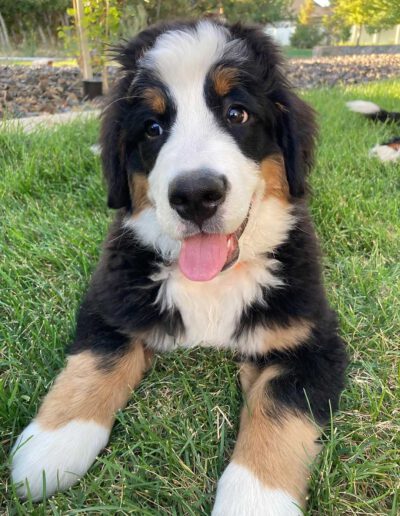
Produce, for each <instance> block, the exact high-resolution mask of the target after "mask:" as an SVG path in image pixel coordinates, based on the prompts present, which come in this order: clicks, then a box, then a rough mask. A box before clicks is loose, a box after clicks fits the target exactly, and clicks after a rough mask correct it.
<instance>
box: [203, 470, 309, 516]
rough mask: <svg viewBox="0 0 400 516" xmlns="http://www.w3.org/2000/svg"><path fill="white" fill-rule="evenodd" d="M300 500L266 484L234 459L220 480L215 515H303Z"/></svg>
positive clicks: (213, 513)
mask: <svg viewBox="0 0 400 516" xmlns="http://www.w3.org/2000/svg"><path fill="white" fill-rule="evenodd" d="M302 514H303V512H302V511H301V509H300V508H299V506H298V502H296V500H295V499H294V498H292V497H291V496H290V495H289V493H287V492H285V491H284V490H281V489H276V488H272V487H268V486H265V485H264V484H262V483H261V482H260V480H259V479H258V478H257V477H256V476H255V475H254V474H253V473H252V472H251V471H250V470H249V469H247V468H246V467H244V466H241V465H239V464H236V463H235V462H231V463H230V464H229V466H228V467H227V468H226V470H225V471H224V474H223V475H222V477H221V478H220V480H219V482H218V489H217V496H216V500H215V505H214V508H213V511H212V516H300V515H302Z"/></svg>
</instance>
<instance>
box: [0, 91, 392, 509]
mask: <svg viewBox="0 0 400 516" xmlns="http://www.w3.org/2000/svg"><path fill="white" fill-rule="evenodd" d="M399 91H400V82H399V81H397V82H395V81H392V82H385V83H377V84H368V85H364V86H358V87H349V88H345V89H326V90H315V91H310V92H307V93H306V94H305V98H306V99H307V100H308V101H310V102H311V103H312V104H313V105H314V106H315V108H316V109H317V110H318V112H319V113H320V116H319V119H320V124H321V138H320V144H319V148H318V157H317V158H318V161H317V166H316V168H315V170H314V172H313V176H312V185H313V190H314V199H313V202H312V211H313V214H314V218H315V221H316V225H317V229H318V233H319V235H320V237H321V240H322V246H323V250H324V254H325V260H324V262H325V277H326V284H327V291H328V294H329V297H330V300H331V302H332V305H333V306H334V307H335V308H336V309H337V310H338V312H339V315H340V320H341V326H342V332H343V335H344V337H345V339H346V341H347V342H348V345H349V351H350V354H351V364H350V367H349V370H348V377H349V381H348V385H347V388H346V390H345V392H344V394H343V397H342V402H341V411H340V412H339V413H338V414H337V415H336V416H335V417H334V419H333V422H332V424H331V426H330V427H329V428H327V429H326V435H325V438H324V440H325V441H326V443H325V447H324V449H323V452H322V453H321V456H320V459H319V461H318V463H317V465H316V468H315V470H314V472H313V475H312V480H311V492H310V504H309V514H310V515H314V516H317V515H322V516H325V515H339V514H341V515H371V516H372V515H374V516H376V515H391V516H395V515H396V514H398V512H399V509H400V505H399V497H398V495H396V494H395V490H396V483H397V487H398V482H399V478H400V472H399V463H400V456H399V448H400V442H399V440H400V438H399V436H400V410H399V399H400V392H399V376H400V367H399V354H400V351H399V339H398V337H399V326H400V325H399V322H400V321H399V314H400V306H399V277H400V274H399V273H400V270H399V263H398V262H399V252H398V249H399V247H398V243H399V236H400V235H399V218H398V216H399V213H398V212H399V203H398V193H399V172H400V165H399V164H397V165H394V164H392V165H383V164H380V163H379V162H377V161H374V160H370V159H369V158H368V157H367V154H368V149H369V148H370V147H371V146H372V145H374V144H375V143H376V142H379V141H381V140H383V139H384V138H386V137H388V136H389V135H391V134H392V133H393V132H394V133H395V129H394V128H393V129H391V128H390V127H388V126H384V125H373V124H370V123H368V122H367V121H365V120H364V119H362V118H361V117H358V116H356V115H354V114H351V113H348V112H347V111H346V109H345V107H344V101H345V100H349V99H354V98H368V99H372V100H375V101H377V102H378V103H381V104H382V105H384V106H385V107H386V108H388V109H391V108H392V109H395V108H396V107H397V108H398V106H399V105H400V102H399V101H400V99H399ZM97 131H98V127H97V125H96V122H88V123H85V124H82V123H79V124H78V123H74V124H73V125H70V126H65V127H62V128H61V129H58V130H56V131H54V132H52V133H39V134H34V135H32V134H31V135H24V134H16V133H7V132H3V133H0V170H1V183H0V217H1V219H0V220H1V239H0V281H1V283H0V286H1V288H0V312H1V318H0V340H1V348H0V367H1V383H0V428H1V436H0V439H1V447H0V475H1V479H0V513H1V514H35V515H36V514H37V515H41V514H54V515H56V514H57V515H58V514H68V515H73V514H81V513H84V514H88V513H95V514H100V513H101V514H116V513H118V514H140V515H147V514H149V515H150V514H153V515H154V514H171V515H175V514H184V515H199V514H208V513H209V511H210V507H211V504H212V499H213V493H214V490H215V485H216V480H217V478H218V476H219V474H220V473H221V471H222V470H223V468H224V465H225V464H226V463H227V461H228V457H229V454H230V452H231V450H232V447H233V443H234V438H235V435H236V432H237V426H238V414H239V409H240V403H241V395H240V392H239V389H238V387H237V378H236V367H235V365H234V364H233V361H232V357H231V356H229V355H227V354H225V353H222V352H215V351H210V350H195V351H190V352H188V351H179V352H175V353H173V354H171V355H169V356H168V355H166V356H162V357H161V356H160V357H158V358H157V360H156V363H155V367H154V369H153V370H152V371H151V372H150V374H149V375H148V376H147V377H146V379H145V380H144V381H143V382H142V384H141V386H140V387H139V389H138V390H137V391H136V392H134V393H133V394H132V397H131V400H130V403H129V406H128V408H127V409H126V410H125V411H123V412H121V413H119V415H118V421H117V424H116V425H115V427H114V430H113V433H112V436H111V441H110V444H109V446H108V447H107V450H106V451H105V452H104V453H103V454H102V455H101V456H100V457H99V459H98V460H97V461H96V463H95V465H94V466H93V467H92V468H91V470H90V473H89V474H88V475H86V476H85V477H84V478H83V479H82V481H81V482H80V483H79V484H78V485H76V486H75V487H73V488H72V489H70V490H69V491H68V492H67V493H64V494H57V495H56V496H55V497H52V498H51V499H50V500H48V501H47V502H45V503H43V504H36V505H35V504H32V503H30V502H25V503H21V502H19V501H18V500H17V498H16V497H15V496H14V493H13V489H12V487H11V485H10V483H9V476H8V464H7V460H8V459H7V457H8V453H9V450H10V448H11V445H12V443H13V441H14V440H15V437H16V436H17V434H18V433H19V431H20V430H21V429H22V428H23V427H24V426H25V425H26V424H27V423H28V422H29V420H30V419H31V418H32V416H33V415H34V414H35V412H36V410H37V408H38V405H39V402H40V399H41V397H42V396H43V395H44V394H45V393H46V391H47V390H48V388H49V386H50V384H51V382H52V381H53V379H54V376H55V374H56V373H57V371H58V370H59V369H60V368H61V367H62V364H63V357H64V351H63V349H64V345H65V344H66V343H67V342H68V341H69V340H70V339H71V337H72V335H73V331H74V317H75V312H76V309H77V307H78V304H79V300H80V298H81V296H82V294H83V292H84V290H85V287H86V285H87V282H88V280H89V276H90V272H91V270H92V269H93V267H94V266H95V264H96V261H97V259H98V255H99V252H100V245H101V241H102V238H103V236H104V234H105V232H106V228H107V225H108V223H109V220H110V215H109V214H108V212H107V210H106V208H105V200H104V190H103V187H102V183H101V180H100V167H99V163H98V158H96V157H94V156H93V155H92V154H91V153H90V151H89V145H91V144H92V143H94V142H95V141H96V136H97ZM396 195H397V198H396Z"/></svg>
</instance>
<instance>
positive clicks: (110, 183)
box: [100, 25, 168, 209]
mask: <svg viewBox="0 0 400 516" xmlns="http://www.w3.org/2000/svg"><path fill="white" fill-rule="evenodd" d="M166 28H168V26H167V25H158V26H157V27H150V28H148V29H146V30H144V31H143V32H141V33H140V34H138V35H137V36H136V37H135V38H133V39H132V40H131V41H128V42H127V43H126V44H125V45H122V46H119V47H114V48H113V49H111V52H112V54H113V58H114V59H115V60H116V61H117V62H119V64H120V65H121V67H120V69H119V72H120V73H119V74H118V75H119V79H117V80H116V82H115V84H114V86H113V88H112V91H111V93H110V95H109V99H108V102H107V106H106V107H105V109H104V111H103V114H102V125H101V134H100V145H101V159H102V162H103V171H104V177H105V180H106V183H107V187H108V206H109V207H110V208H115V209H118V208H124V207H126V208H129V207H130V206H131V198H130V195H129V185H128V171H127V168H126V149H125V135H124V134H123V121H124V117H125V115H126V113H127V111H128V110H129V109H132V105H131V101H130V99H129V90H130V88H131V85H132V81H133V80H134V78H135V75H136V72H137V66H138V60H139V59H140V58H141V57H142V56H143V53H144V52H145V50H146V49H148V48H150V47H151V46H152V45H153V44H154V41H155V40H156V39H157V37H158V36H159V35H160V34H161V33H162V32H164V31H165V30H166Z"/></svg>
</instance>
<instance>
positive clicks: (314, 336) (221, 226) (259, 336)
mask: <svg viewBox="0 0 400 516" xmlns="http://www.w3.org/2000/svg"><path fill="white" fill-rule="evenodd" d="M117 59H118V61H119V63H120V65H121V70H120V76H119V79H118V80H117V82H116V84H115V86H114V90H113V92H112V94H111V98H110V101H109V104H108V106H107V107H106V108H105V110H104V113H103V120H102V130H101V148H102V162H103V167H104V173H105V178H106V182H107V186H108V204H109V206H110V207H111V208H115V209H117V210H118V212H117V216H116V219H115V222H114V223H113V225H112V227H111V229H110V232H109V235H108V238H107V239H106V242H105V245H104V250H103V255H102V257H101V260H100V263H99V265H98V267H97V270H96V271H95V273H94V275H93V278H92V280H91V283H90V286H89V289H88V292H87V294H86V297H85V299H84V301H83V303H82V306H81V308H80V311H79V315H78V321H77V331H76V338H75V340H74V342H73V343H72V344H71V345H70V347H69V350H68V361H67V365H66V367H65V369H64V370H63V371H62V372H61V373H60V375H59V376H58V378H57V379H56V381H55V383H54V385H53V387H52V388H51V390H50V392H49V394H48V395H47V396H46V397H45V399H44V401H43V404H42V406H41V407H40V410H39V413H38V415H37V416H36V417H35V419H34V420H33V421H32V422H31V423H30V424H29V426H28V427H27V428H26V429H25V430H24V431H23V432H22V434H21V435H20V437H19V438H18V440H17V442H16V444H15V447H14V451H13V458H12V462H13V464H12V476H13V481H14V482H15V483H19V487H18V493H19V495H20V496H21V497H23V498H24V497H27V496H28V493H30V496H31V497H32V498H33V499H34V500H38V499H40V498H41V497H42V496H43V494H45V495H47V496H48V495H51V494H52V493H54V492H55V491H56V490H58V489H61V490H62V489H67V488H68V487H70V486H71V485H72V484H74V483H75V482H77V481H78V479H79V477H81V476H82V475H84V473H85V472H86V471H87V470H88V469H89V467H90V465H91V464H92V463H93V461H94V460H95V458H96V455H97V454H98V453H99V452H100V451H101V450H102V449H103V448H104V447H105V445H106V444H107V441H108V439H109V436H110V432H111V428H112V425H113V422H114V418H115V413H116V411H118V410H119V409H121V408H123V407H124V406H125V404H126V403H127V400H128V399H129V395H130V392H131V389H134V388H135V387H136V386H137V385H138V383H139V382H140V381H141V379H142V378H143V375H144V374H145V372H146V370H147V369H148V368H149V367H150V365H151V362H152V357H153V354H154V353H164V352H167V351H169V350H172V349H175V348H176V347H179V346H181V347H186V348H188V347H193V346H210V347H216V348H225V349H229V350H234V351H235V352H236V355H237V357H238V362H239V369H240V380H241V385H242V389H243V396H244V398H245V401H244V406H243V409H242V413H241V421H240V430H239V435H238V437H237V442H236V446H235V448H234V450H233V453H232V460H231V462H230V463H229V465H227V467H226V469H225V471H224V473H223V474H222V477H221V478H220V480H219V483H218V487H217V492H216V499H215V505H214V509H213V512H212V514H213V515H214V516H230V515H240V516H244V515H246V516H249V515H273V516H279V515H285V516H286V515H297V514H302V509H301V508H302V507H304V504H305V500H306V495H307V481H308V478H309V468H310V465H311V463H312V461H313V459H314V458H315V457H316V455H317V453H318V450H319V448H320V444H319V435H320V428H321V426H323V425H324V424H326V423H327V421H328V420H329V418H330V414H331V411H332V410H335V409H336V408H337V405H338V399H339V395H340V392H341V390H342V388H343V384H344V371H345V366H346V360H347V359H346V352H345V348H344V343H343V341H342V340H341V338H340V337H339V336H338V327H337V320H336V316H335V313H334V312H333V311H332V310H331V309H330V307H329V306H328V302H327V299H326V295H325V292H324V288H323V283H322V279H321V268H320V252H319V248H318V244H317V240H316V236H315V231H314V228H313V225H312V223H311V221H310V215H309V211H308V208H307V174H308V172H309V170H310V168H311V166H312V162H313V147H314V139H315V135H316V125H315V122H314V114H313V111H312V109H311V108H310V107H309V106H308V105H307V104H306V103H304V102H303V101H302V100H300V99H299V98H298V97H297V96H296V94H295V93H294V92H293V90H292V89H291V87H290V85H289V84H288V81H287V80H286V77H285V70H284V68H283V66H282V59H281V56H280V54H279V51H278V50H277V48H276V47H275V46H274V44H273V43H272V42H271V40H270V39H269V37H268V36H266V35H265V34H264V33H263V32H262V31H261V30H260V29H257V28H254V27H246V26H242V25H233V26H231V25H228V24H224V23H222V22H218V21H214V20H202V21H197V22H190V23H187V22H176V23H172V24H163V25H158V26H155V27H152V28H149V29H146V30H144V31H143V32H142V33H140V34H139V35H138V36H137V37H135V38H134V39H133V40H132V41H130V42H128V43H127V44H126V45H125V46H123V47H121V48H119V50H118V55H117ZM44 474H45V478H46V482H45V484H44V483H43V475H44ZM44 485H45V493H43V490H44ZM210 496H212V495H211V493H210Z"/></svg>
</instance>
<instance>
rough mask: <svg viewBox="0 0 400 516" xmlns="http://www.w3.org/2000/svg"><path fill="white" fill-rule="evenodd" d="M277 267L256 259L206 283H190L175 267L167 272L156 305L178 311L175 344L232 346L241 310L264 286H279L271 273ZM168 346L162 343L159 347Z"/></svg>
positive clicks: (271, 261)
mask: <svg viewBox="0 0 400 516" xmlns="http://www.w3.org/2000/svg"><path fill="white" fill-rule="evenodd" d="M276 265H277V263H276V261H275V260H272V259H268V258H259V259H257V260H254V261H253V262H252V263H251V264H246V265H244V264H242V263H240V264H239V265H237V266H236V267H234V268H232V269H230V270H228V271H226V272H223V273H221V274H220V275H219V276H217V277H216V278H214V279H213V280H212V281H209V282H206V283H201V282H200V283H197V282H193V281H189V280H188V279H186V278H185V277H184V276H183V275H182V273H181V272H180V271H179V269H178V268H177V267H176V266H175V267H174V268H172V269H169V270H168V271H167V270H166V271H165V273H166V274H167V275H168V277H167V278H166V279H165V280H164V282H163V285H162V287H161V289H160V293H159V302H160V304H161V306H162V308H163V310H171V309H175V310H179V312H180V314H181V316H182V320H183V324H184V328H185V331H184V334H183V335H181V336H180V338H179V341H178V342H175V345H178V346H183V347H192V346H197V345H205V346H213V347H232V346H234V344H235V343H234V342H233V341H232V336H233V333H234V331H235V329H236V326H237V324H238V322H239V319H240V317H241V315H242V313H243V310H244V308H245V307H246V306H248V305H250V304H251V303H252V302H254V301H256V300H260V299H262V291H263V287H264V288H274V287H277V286H278V285H280V284H281V281H280V279H279V277H278V276H277V275H276V274H275V273H274V269H275V270H276ZM159 344H161V343H159ZM171 344H172V342H168V343H167V342H165V340H163V342H162V344H161V347H165V346H167V347H169V346H170V345H171Z"/></svg>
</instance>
